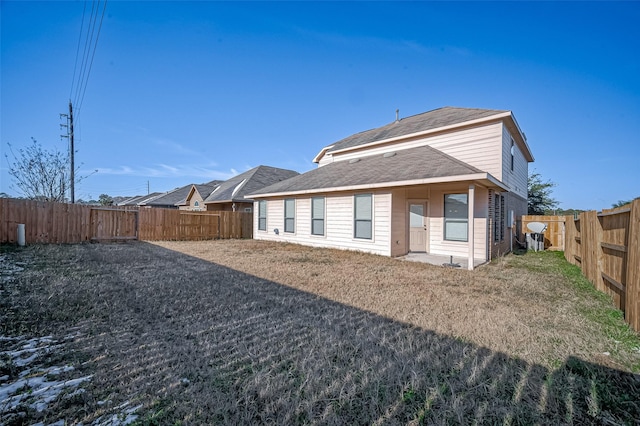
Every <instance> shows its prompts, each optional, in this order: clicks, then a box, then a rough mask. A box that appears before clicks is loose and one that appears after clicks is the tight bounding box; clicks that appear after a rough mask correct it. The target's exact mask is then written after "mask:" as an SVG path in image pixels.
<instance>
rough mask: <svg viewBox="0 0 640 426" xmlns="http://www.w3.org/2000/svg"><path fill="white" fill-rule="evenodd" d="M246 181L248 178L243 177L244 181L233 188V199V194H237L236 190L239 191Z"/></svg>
mask: <svg viewBox="0 0 640 426" xmlns="http://www.w3.org/2000/svg"><path fill="white" fill-rule="evenodd" d="M245 183H247V180H246V179H243V180H242V182H240V183H239V184H238V185H236V187H235V188H234V189H233V192H232V193H231V199H233V196H234V195H236V192H238V191H239V190H240V188H242V186H243V185H244V184H245Z"/></svg>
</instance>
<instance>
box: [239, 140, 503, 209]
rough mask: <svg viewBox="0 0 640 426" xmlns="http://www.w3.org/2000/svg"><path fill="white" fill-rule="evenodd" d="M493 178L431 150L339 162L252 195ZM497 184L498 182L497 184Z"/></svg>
mask: <svg viewBox="0 0 640 426" xmlns="http://www.w3.org/2000/svg"><path fill="white" fill-rule="evenodd" d="M456 176H457V177H459V178H460V180H462V179H464V178H471V177H473V179H486V180H491V179H492V178H491V177H490V175H489V174H488V173H486V172H483V171H482V170H480V169H478V168H476V167H473V166H471V165H469V164H467V163H465V162H463V161H460V160H458V159H456V158H454V157H452V156H450V155H447V154H445V153H444V152H442V151H439V150H437V149H435V148H432V147H430V146H420V147H417V148H411V149H404V150H399V151H396V152H391V153H386V154H376V155H369V156H363V157H361V158H357V159H352V160H345V161H336V162H333V163H330V164H327V165H325V166H322V167H318V168H317V169H314V170H311V171H309V172H306V173H303V174H301V175H298V176H295V177H292V178H290V179H287V180H285V181H282V182H280V183H277V184H275V185H271V186H269V187H266V188H263V189H261V190H259V191H256V192H252V193H249V196H253V197H255V198H260V195H266V194H268V195H269V196H271V195H275V194H283V193H285V194H286V193H299V194H301V193H313V192H324V191H330V190H336V189H340V188H343V189H344V188H354V187H356V188H363V187H373V186H397V185H399V184H402V183H403V182H404V183H409V182H413V183H415V182H416V181H423V182H425V183H426V182H427V181H428V180H432V181H435V180H437V179H438V178H447V180H449V181H455V180H456V179H455V177H456ZM494 183H495V184H497V181H495V182H494Z"/></svg>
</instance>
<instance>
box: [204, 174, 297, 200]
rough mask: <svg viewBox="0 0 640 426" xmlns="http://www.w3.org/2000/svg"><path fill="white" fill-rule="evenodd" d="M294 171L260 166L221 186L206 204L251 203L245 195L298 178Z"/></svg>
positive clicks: (208, 198) (209, 197)
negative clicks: (294, 177)
mask: <svg viewBox="0 0 640 426" xmlns="http://www.w3.org/2000/svg"><path fill="white" fill-rule="evenodd" d="M298 175H299V173H298V172H296V171H293V170H287V169H279V168H277V167H270V166H258V167H254V168H253V169H251V170H247V171H246V172H244V173H241V174H239V175H237V176H234V177H232V178H231V179H229V180H227V181H225V182H223V183H222V184H220V187H219V188H217V189H216V190H215V191H214V192H212V193H211V194H210V195H209V196H208V197H207V198H206V199H205V200H204V202H205V204H210V203H228V202H244V203H247V202H250V201H251V200H248V199H246V198H245V195H247V194H251V193H253V192H255V191H259V190H261V189H262V188H264V187H266V186H269V185H272V184H274V183H277V182H280V181H283V180H285V179H289V178H291V177H293V176H298Z"/></svg>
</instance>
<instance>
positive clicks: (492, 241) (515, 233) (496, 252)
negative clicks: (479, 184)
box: [487, 191, 527, 259]
mask: <svg viewBox="0 0 640 426" xmlns="http://www.w3.org/2000/svg"><path fill="white" fill-rule="evenodd" d="M498 194H499V195H500V196H502V197H504V209H505V219H504V229H503V235H504V238H502V239H497V240H496V238H495V228H496V227H500V223H499V220H496V216H495V209H494V206H495V204H494V200H495V197H496V195H498ZM488 201H489V207H488V210H489V215H488V226H487V230H488V244H489V258H490V259H495V258H496V257H499V256H501V255H503V254H505V253H509V252H510V251H511V250H512V248H513V247H517V241H518V240H519V241H524V236H522V235H520V234H519V230H520V226H519V224H518V222H517V221H518V218H519V217H521V216H522V215H525V214H527V200H526V198H522V197H520V196H519V195H517V194H514V193H512V192H496V191H489V195H488ZM511 211H513V216H514V223H513V224H512V227H511V228H510V227H509V215H510V212H511ZM512 239H513V240H512Z"/></svg>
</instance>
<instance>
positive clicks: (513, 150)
mask: <svg viewBox="0 0 640 426" xmlns="http://www.w3.org/2000/svg"><path fill="white" fill-rule="evenodd" d="M515 154H516V146H515V144H514V142H513V139H511V171H513V167H514V163H515Z"/></svg>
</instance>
